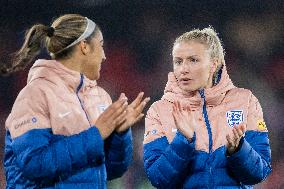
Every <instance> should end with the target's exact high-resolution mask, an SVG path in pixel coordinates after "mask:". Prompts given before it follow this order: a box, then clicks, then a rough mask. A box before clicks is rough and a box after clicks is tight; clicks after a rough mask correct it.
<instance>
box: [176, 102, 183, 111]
mask: <svg viewBox="0 0 284 189" xmlns="http://www.w3.org/2000/svg"><path fill="white" fill-rule="evenodd" d="M177 105H178V111H179V112H181V111H182V108H181V104H180V102H179V101H177Z"/></svg>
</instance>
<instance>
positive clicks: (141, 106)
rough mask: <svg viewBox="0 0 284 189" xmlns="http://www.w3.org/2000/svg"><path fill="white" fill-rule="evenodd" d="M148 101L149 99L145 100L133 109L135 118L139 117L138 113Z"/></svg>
mask: <svg viewBox="0 0 284 189" xmlns="http://www.w3.org/2000/svg"><path fill="white" fill-rule="evenodd" d="M149 101H150V97H147V98H145V99H144V100H143V101H142V102H141V103H140V104H139V105H138V107H136V109H135V116H138V115H140V113H141V112H142V111H143V109H144V108H145V106H146V104H147V103H148V102H149Z"/></svg>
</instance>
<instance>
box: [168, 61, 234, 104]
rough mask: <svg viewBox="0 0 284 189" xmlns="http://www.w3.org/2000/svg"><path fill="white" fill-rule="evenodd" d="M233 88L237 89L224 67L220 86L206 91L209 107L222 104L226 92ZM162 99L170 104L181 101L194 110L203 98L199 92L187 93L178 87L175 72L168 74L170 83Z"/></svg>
mask: <svg viewBox="0 0 284 189" xmlns="http://www.w3.org/2000/svg"><path fill="white" fill-rule="evenodd" d="M233 88H235V86H234V84H233V83H232V81H231V79H230V77H229V75H228V73H227V69H226V66H225V65H224V66H223V68H222V72H221V79H220V81H219V82H218V84H217V85H215V86H213V87H211V88H208V89H204V94H205V97H206V103H207V105H209V106H214V105H218V104H220V103H221V102H222V100H223V99H224V97H225V94H226V92H227V91H229V90H231V89H233ZM162 99H165V100H168V101H170V102H174V101H176V100H177V99H179V100H180V102H181V104H182V105H183V104H184V105H189V106H190V107H192V108H194V107H198V106H200V105H201V103H202V100H201V96H200V94H199V93H198V92H197V91H196V92H193V93H189V92H185V91H183V90H182V89H181V88H180V87H179V86H178V83H177V79H176V77H175V75H174V73H173V72H170V73H169V74H168V82H167V84H166V87H165V90H164V95H163V97H162Z"/></svg>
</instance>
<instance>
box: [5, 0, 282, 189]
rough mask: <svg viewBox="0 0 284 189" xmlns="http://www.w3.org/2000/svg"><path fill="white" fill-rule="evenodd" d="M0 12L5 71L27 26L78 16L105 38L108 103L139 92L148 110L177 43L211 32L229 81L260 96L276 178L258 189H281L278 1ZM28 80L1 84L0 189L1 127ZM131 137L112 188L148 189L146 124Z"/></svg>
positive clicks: (20, 4)
mask: <svg viewBox="0 0 284 189" xmlns="http://www.w3.org/2000/svg"><path fill="white" fill-rule="evenodd" d="M0 5H1V6H0V16H1V17H0V28H1V30H0V42H1V45H0V63H1V64H6V65H8V64H10V62H11V53H13V52H14V51H16V50H17V49H19V48H20V45H21V44H22V42H23V38H24V33H25V30H26V29H27V28H29V27H30V26H31V25H33V24H35V23H43V24H46V25H49V24H50V21H51V20H52V19H54V18H56V17H58V16H60V15H62V14H65V13H79V14H82V15H84V16H87V17H89V18H91V19H93V20H94V21H95V22H96V23H98V24H99V25H100V26H101V28H102V31H103V34H104V38H105V51H106V56H107V61H106V62H105V63H104V64H103V67H102V76H101V79H100V80H99V81H98V83H99V85H101V86H102V87H103V88H105V89H106V90H107V91H108V92H109V93H110V94H111V96H112V97H113V99H116V98H117V97H118V95H119V94H120V93H121V92H125V93H126V94H127V96H128V97H129V98H130V99H131V100H132V99H133V98H134V97H135V95H136V94H137V93H138V92H139V91H141V90H143V91H144V92H145V93H146V95H147V96H150V97H151V103H152V102H153V101H155V100H158V99H159V98H160V97H161V96H162V94H163V90H164V87H165V84H166V81H167V73H168V72H169V71H171V70H172V65H171V49H172V44H173V42H174V40H175V37H177V36H178V35H180V34H182V33H183V32H185V31H189V30H191V29H193V28H203V27H207V26H209V25H212V26H213V27H214V28H215V29H216V31H217V32H218V33H219V34H220V37H221V39H222V41H223V44H224V47H225V50H226V55H225V60H226V64H227V67H228V72H229V74H230V76H231V79H232V80H233V82H234V84H235V85H237V86H239V87H243V88H248V89H251V90H252V91H253V93H254V94H255V95H256V96H257V98H258V99H259V101H260V103H261V105H262V108H263V111H264V117H265V121H266V125H267V127H268V129H269V131H270V144H271V147H272V167H273V172H272V174H271V175H270V176H269V177H268V179H267V180H266V181H265V182H263V183H261V184H259V185H257V186H256V187H255V188H256V189H280V188H282V189H283V188H284V179H283V178H284V156H283V154H284V148H283V145H284V143H283V142H284V137H283V134H284V132H283V131H284V127H283V123H284V116H283V115H284V108H283V100H284V95H283V94H284V48H283V43H284V41H283V39H284V38H283V36H284V32H283V31H284V30H283V29H284V11H283V10H284V1H283V0H270V1H268V0H239V1H235V0H218V1H217V0H216V1H212V0H202V1H194V0H187V1H179V0H172V1H171V0H164V1H161V0H144V1H143V0H80V1H77V0H68V1H67V0H65V1H64V0H49V1H43V0H25V1H21V0H0ZM40 57H43V58H47V57H48V56H47V54H46V53H42V54H41V55H40ZM26 78H27V71H23V72H19V73H16V74H13V75H11V76H0V125H1V127H0V163H1V166H0V188H5V176H4V171H3V166H2V165H3V152H4V136H5V124H4V123H5V119H6V118H7V116H8V114H9V112H10V110H11V107H12V105H13V102H14V100H15V98H16V96H17V94H18V92H19V91H20V90H21V88H23V87H24V85H25V84H26ZM148 107H149V106H148ZM148 107H147V109H148ZM133 134H134V160H133V163H132V165H131V167H130V168H129V170H128V171H127V173H126V174H125V175H124V176H123V177H122V178H120V179H116V180H114V181H112V182H110V183H109V184H108V186H109V188H113V189H148V188H149V189H151V188H153V187H152V186H151V184H150V183H149V181H148V180H147V177H146V175H145V173H144V168H143V157H142V154H143V148H142V140H143V134H144V121H141V122H140V123H139V124H138V125H137V126H136V127H135V128H133ZM201 182H202V181H201Z"/></svg>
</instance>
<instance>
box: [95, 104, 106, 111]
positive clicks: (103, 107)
mask: <svg viewBox="0 0 284 189" xmlns="http://www.w3.org/2000/svg"><path fill="white" fill-rule="evenodd" d="M97 107H98V109H99V111H100V113H103V112H104V111H105V110H106V109H107V105H105V104H100V105H98V106H97Z"/></svg>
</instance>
